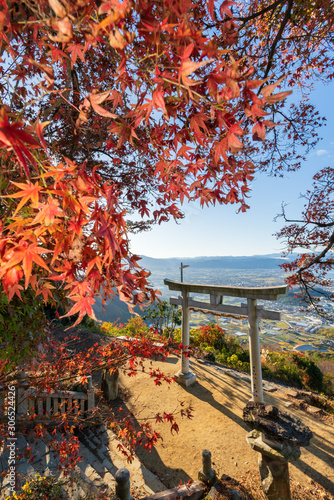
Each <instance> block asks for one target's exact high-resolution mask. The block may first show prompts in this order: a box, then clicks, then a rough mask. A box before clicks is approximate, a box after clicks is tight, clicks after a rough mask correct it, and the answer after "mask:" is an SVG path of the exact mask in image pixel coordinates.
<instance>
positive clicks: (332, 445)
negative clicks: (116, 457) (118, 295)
mask: <svg viewBox="0 0 334 500" xmlns="http://www.w3.org/2000/svg"><path fill="white" fill-rule="evenodd" d="M69 332H70V334H71V335H74V334H78V335H79V336H80V337H81V339H82V340H81V342H80V344H79V345H80V349H85V348H88V347H90V346H91V345H92V344H94V343H95V342H98V343H105V342H106V340H107V339H106V337H105V336H102V335H99V334H91V333H88V334H86V332H82V331H80V330H76V331H73V330H70V331H69ZM66 333H67V332H66ZM53 334H54V336H55V337H56V338H58V339H59V340H63V338H64V334H63V332H62V331H61V329H56V330H54V331H53ZM146 363H147V365H148V364H149V361H147V362H146ZM152 364H153V367H154V368H157V367H159V368H160V369H161V370H162V371H163V372H164V373H165V375H169V376H171V377H172V376H174V375H175V373H176V372H177V371H178V370H179V367H180V359H179V358H177V357H176V356H170V357H169V358H168V359H167V361H166V362H159V361H153V362H152ZM190 370H191V371H192V372H193V373H195V374H196V377H197V381H196V382H195V383H194V384H193V385H192V386H190V387H188V388H186V387H184V386H181V385H179V384H177V383H172V384H170V385H167V384H165V383H164V384H162V385H161V386H155V384H154V382H153V380H152V379H150V378H149V376H148V375H147V374H145V373H139V374H138V375H137V376H136V377H128V376H126V375H124V374H122V373H121V374H120V387H121V388H123V390H122V394H123V396H124V397H123V405H125V406H126V408H127V409H128V410H129V411H131V412H133V413H134V415H135V418H136V419H137V420H138V422H139V421H141V420H145V419H152V422H155V419H154V416H155V415H156V414H157V413H160V414H162V413H163V412H167V413H168V412H174V411H175V410H177V409H178V408H180V403H183V404H184V407H188V406H191V407H192V408H193V412H192V414H193V418H192V419H186V418H183V419H181V418H179V419H178V423H179V427H180V428H179V432H178V433H177V434H175V433H174V434H172V433H171V432H170V426H168V424H154V428H155V429H156V430H157V431H158V432H159V433H160V434H161V436H162V438H163V440H162V442H161V444H160V445H158V446H157V447H156V448H154V449H153V450H152V451H151V453H148V452H147V451H145V450H141V449H139V450H138V451H137V456H138V457H139V459H140V460H141V461H142V463H143V464H144V465H145V466H146V467H147V468H148V469H150V470H151V471H152V472H154V473H155V474H156V475H157V476H158V477H159V479H160V480H161V481H162V482H163V483H164V484H165V485H166V487H168V488H171V487H174V486H176V485H177V484H179V483H180V481H182V482H184V483H185V482H188V480H189V479H197V476H198V471H199V469H200V468H201V463H202V458H201V457H202V450H203V449H208V450H210V451H211V454H212V461H213V467H214V469H215V470H216V472H217V475H218V476H219V477H220V476H221V475H223V474H225V475H228V476H231V477H232V478H235V479H236V480H237V481H239V482H241V483H243V482H245V478H247V476H248V477H249V474H251V475H252V474H258V473H257V471H258V464H257V459H258V454H257V453H256V452H254V451H253V450H252V449H251V448H250V447H249V445H248V444H247V443H246V435H247V432H249V428H248V427H247V425H246V424H245V423H244V421H243V420H242V410H243V408H244V406H245V405H246V403H247V401H249V399H250V384H249V383H247V382H246V381H244V380H236V379H234V378H231V377H229V376H228V375H226V374H223V373H220V372H218V371H217V370H215V369H214V368H213V367H210V366H205V365H201V364H199V363H197V362H196V361H195V360H190ZM95 382H97V379H95ZM287 400H288V398H287V396H286V394H285V391H284V390H281V391H276V392H274V393H265V402H266V403H268V404H274V405H275V406H278V407H279V408H281V409H284V410H285V409H286V408H285V407H284V403H285V402H286V401H287ZM117 404H118V403H117ZM288 411H289V412H291V413H292V414H293V415H294V416H296V417H297V418H300V419H301V420H302V422H303V423H304V424H305V425H307V426H308V427H309V428H310V429H311V430H312V432H313V438H312V440H311V445H310V446H309V447H307V448H302V454H301V457H300V458H299V459H298V460H297V461H296V462H294V463H291V465H290V466H289V470H290V477H291V479H292V481H293V482H294V483H295V485H297V487H298V485H299V487H298V488H299V489H300V490H302V491H303V490H304V491H308V492H310V491H311V490H312V487H313V486H312V485H313V484H314V481H315V482H316V483H319V484H320V485H321V486H322V487H323V488H325V490H326V491H327V492H328V493H330V495H328V496H327V497H326V496H324V494H323V492H322V494H319V491H318V493H317V490H316V489H314V497H317V496H318V497H319V498H327V499H328V498H333V499H334V496H333V497H332V494H333V495H334V439H333V430H334V427H333V425H332V423H331V422H326V421H322V420H319V419H318V418H317V417H313V416H311V415H309V414H307V413H306V412H304V411H301V410H296V409H291V408H289V410H288ZM300 498H303V496H301V497H300ZM305 498H306V496H305Z"/></svg>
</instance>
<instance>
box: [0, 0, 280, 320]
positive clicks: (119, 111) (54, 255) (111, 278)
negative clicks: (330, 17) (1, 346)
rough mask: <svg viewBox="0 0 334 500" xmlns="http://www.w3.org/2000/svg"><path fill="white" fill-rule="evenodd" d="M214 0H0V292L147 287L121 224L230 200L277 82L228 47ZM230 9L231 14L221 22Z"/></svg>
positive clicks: (243, 180) (150, 294)
mask: <svg viewBox="0 0 334 500" xmlns="http://www.w3.org/2000/svg"><path fill="white" fill-rule="evenodd" d="M231 4H232V2H226V1H225V2H223V4H222V5H221V6H220V11H219V13H218V14H217V13H215V11H214V5H213V2H209V4H208V5H206V4H205V3H204V2H191V1H182V2H181V1H175V2H174V1H173V2H167V1H166V2H165V1H162V2H144V1H143V2H142V1H138V2H137V1H135V2H132V1H128V0H125V1H124V2H123V3H120V2H118V1H117V0H113V1H106V2H98V1H91V2H86V1H80V0H76V1H65V0H64V1H60V0H42V1H39V2H37V3H34V2H29V1H24V2H22V1H20V2H11V3H10V4H9V3H8V2H6V1H2V2H1V25H2V31H1V57H2V59H1V82H2V83H1V86H0V92H1V94H0V96H1V118H0V148H1V193H2V197H1V240H0V278H1V280H2V286H3V290H4V292H5V293H6V295H7V297H8V300H11V299H12V298H13V297H14V296H15V295H16V296H18V297H19V298H20V297H21V294H22V293H23V292H24V291H25V290H27V289H31V290H32V291H33V293H34V295H35V296H41V298H43V300H44V302H47V301H50V300H55V299H56V298H57V295H59V294H60V293H62V294H63V296H64V295H65V296H66V298H67V299H68V300H69V301H70V303H71V307H70V308H69V310H68V312H67V314H68V315H72V314H74V313H77V312H78V313H79V318H78V321H80V320H81V319H82V317H83V316H84V315H85V314H88V315H90V316H92V317H94V312H93V309H92V305H93V304H94V297H95V296H96V295H101V296H103V298H104V299H106V298H107V297H111V296H112V295H113V294H114V293H115V292H114V290H115V289H116V290H117V293H118V294H119V296H120V298H121V299H123V300H125V301H128V302H129V303H131V304H133V305H136V304H144V303H145V302H147V301H148V300H151V299H154V298H155V291H154V290H152V289H150V288H149V286H148V281H147V277H148V273H147V272H146V271H145V270H143V269H140V268H139V267H138V263H137V261H138V257H136V256H135V255H132V254H131V252H130V250H129V232H130V231H131V230H132V231H133V230H140V229H143V228H145V227H148V226H150V225H151V224H153V223H159V224H160V223H162V222H164V221H167V220H168V219H170V218H174V219H178V218H180V217H182V213H181V211H180V207H179V202H181V203H182V202H183V201H184V200H199V203H200V204H201V205H204V204H209V203H213V204H214V203H216V202H218V203H235V204H237V205H238V207H239V210H241V211H245V210H246V208H247V203H246V196H247V192H248V190H249V183H250V181H251V180H252V178H253V175H254V170H255V168H256V166H255V165H254V163H253V162H252V161H251V160H250V159H247V158H246V157H245V156H244V155H240V157H239V155H238V153H239V152H240V151H241V150H242V149H243V147H244V145H245V144H248V143H249V141H251V140H252V137H253V139H254V140H261V141H262V140H264V139H265V135H266V130H267V129H268V128H269V129H270V128H273V127H274V123H273V122H272V121H270V120H269V119H268V116H267V115H268V113H267V112H266V107H267V106H268V105H272V104H274V103H278V102H280V101H281V100H282V99H284V98H285V97H286V96H287V95H288V94H289V93H290V91H284V92H280V91H278V92H277V86H278V85H279V84H280V82H281V79H279V80H277V81H275V82H273V83H270V84H268V83H267V80H268V77H267V78H265V79H259V78H257V77H256V75H255V73H256V71H255V69H254V67H253V66H252V63H251V60H250V59H249V58H247V57H241V58H239V57H236V54H234V51H233V45H234V44H235V42H236V40H237V32H236V28H233V22H232V21H229V22H227V23H226V22H225V23H223V24H222V29H221V32H220V33H219V34H218V33H215V31H214V30H211V31H210V29H206V23H210V22H212V21H213V19H214V18H215V16H217V15H218V16H220V18H221V19H224V20H225V21H226V20H227V19H230V18H231V13H230V10H229V6H230V5H231ZM231 23H232V24H231Z"/></svg>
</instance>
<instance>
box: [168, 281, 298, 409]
mask: <svg viewBox="0 0 334 500" xmlns="http://www.w3.org/2000/svg"><path fill="white" fill-rule="evenodd" d="M164 283H165V285H167V286H168V288H169V289H170V290H175V291H180V292H181V293H182V297H179V298H177V299H176V298H171V299H170V303H171V304H174V305H180V306H182V345H183V346H184V347H185V350H187V347H188V346H189V308H190V307H191V308H197V309H202V310H206V311H212V312H213V313H215V312H218V313H219V312H221V313H230V314H236V315H240V316H243V315H247V316H248V333H249V354H250V366H251V390H252V399H251V400H252V401H257V402H261V403H263V389H262V370H261V352H260V338H259V324H258V323H259V318H263V319H272V320H280V319H281V313H279V312H277V311H267V310H264V309H263V307H262V306H257V300H258V299H259V300H277V299H278V298H279V296H280V295H285V294H286V293H288V291H289V287H288V286H274V287H256V288H249V287H230V286H219V285H200V284H195V283H182V282H177V281H172V280H164ZM191 292H194V293H201V294H208V295H210V303H206V302H199V301H196V300H193V299H191V298H190V297H189V293H191ZM224 296H228V297H240V298H245V299H247V304H241V306H230V305H225V304H223V298H224ZM175 379H176V380H177V381H178V382H179V383H180V384H183V385H186V386H189V385H191V384H193V383H194V382H195V380H196V375H195V374H193V373H191V372H190V370H189V358H188V357H187V356H186V355H185V354H182V359H181V370H180V371H179V372H178V373H177V374H176V375H175Z"/></svg>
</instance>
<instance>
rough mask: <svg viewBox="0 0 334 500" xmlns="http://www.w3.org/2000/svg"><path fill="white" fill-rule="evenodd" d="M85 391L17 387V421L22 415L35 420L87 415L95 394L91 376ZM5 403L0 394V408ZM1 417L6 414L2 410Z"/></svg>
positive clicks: (93, 402) (91, 408)
mask: <svg viewBox="0 0 334 500" xmlns="http://www.w3.org/2000/svg"><path fill="white" fill-rule="evenodd" d="M87 379H88V383H87V390H86V391H85V392H79V391H67V390H61V391H51V392H47V391H39V390H38V389H36V388H34V387H28V385H26V387H24V384H23V385H22V386H21V387H19V388H18V389H17V390H16V391H15V392H16V398H15V399H16V415H17V417H18V419H19V418H20V417H22V416H23V415H26V416H32V415H36V417H35V418H37V419H38V418H45V417H48V416H54V415H57V414H64V413H70V414H72V415H78V414H79V412H80V415H84V414H87V412H91V411H92V410H93V409H94V407H95V394H94V388H93V384H92V377H91V375H90V376H88V377H87ZM5 403H6V395H5V394H0V408H2V407H3V406H4V405H5ZM1 413H2V414H3V416H5V414H6V413H7V412H6V411H5V408H2V410H1Z"/></svg>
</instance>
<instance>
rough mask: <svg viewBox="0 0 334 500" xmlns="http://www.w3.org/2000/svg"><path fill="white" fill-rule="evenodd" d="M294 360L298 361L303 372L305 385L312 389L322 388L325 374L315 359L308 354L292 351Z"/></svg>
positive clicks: (319, 389)
mask: <svg viewBox="0 0 334 500" xmlns="http://www.w3.org/2000/svg"><path fill="white" fill-rule="evenodd" d="M292 359H293V362H294V363H296V365H297V366H298V368H300V369H301V370H302V371H303V373H304V377H303V381H304V383H305V385H306V386H307V387H308V388H309V389H311V390H312V391H319V392H320V391H321V390H322V381H323V374H322V372H321V370H320V368H318V367H317V365H316V364H315V362H314V361H312V360H311V359H310V358H308V357H307V356H303V355H299V354H297V353H292Z"/></svg>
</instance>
